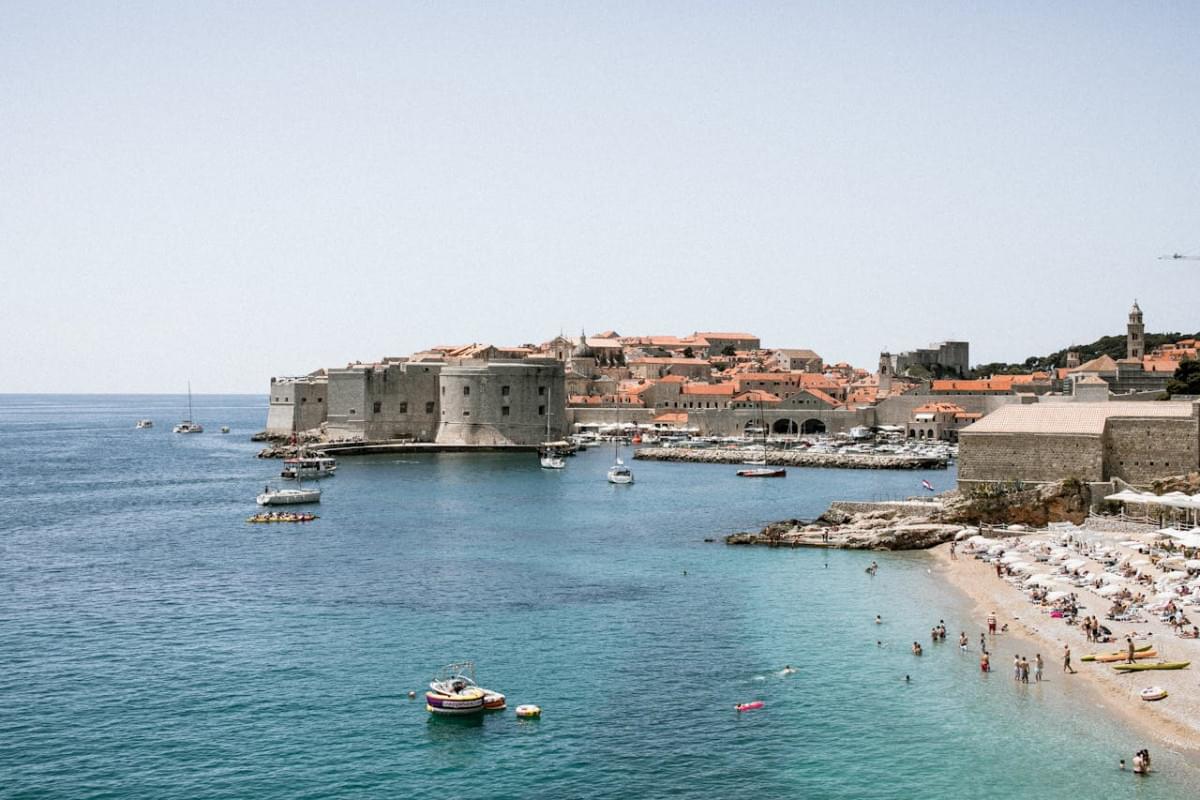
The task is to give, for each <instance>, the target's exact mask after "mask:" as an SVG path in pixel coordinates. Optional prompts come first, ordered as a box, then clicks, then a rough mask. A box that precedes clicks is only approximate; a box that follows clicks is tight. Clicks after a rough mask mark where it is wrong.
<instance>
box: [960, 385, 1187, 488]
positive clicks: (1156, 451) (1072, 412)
mask: <svg viewBox="0 0 1200 800" xmlns="http://www.w3.org/2000/svg"><path fill="white" fill-rule="evenodd" d="M959 442H960V445H959V470H958V480H959V484H960V486H970V485H973V484H979V483H996V482H1011V481H1019V482H1023V483H1045V482H1050V481H1056V480H1062V479H1064V478H1077V479H1079V480H1081V481H1085V482H1089V483H1099V482H1106V481H1111V480H1112V479H1114V478H1120V479H1121V480H1124V481H1127V482H1129V483H1132V484H1135V485H1147V484H1149V483H1151V482H1152V481H1154V480H1156V479H1158V478H1163V477H1167V476H1170V475H1179V474H1181V473H1185V472H1192V471H1195V470H1197V469H1200V402H1196V403H1190V402H1162V403H1146V402H1128V401H1125V402H1119V401H1114V402H1098V403H1088V402H1078V401H1076V402H1067V403H1030V404H1022V405H1007V406H1003V407H1001V408H1000V409H998V410H996V411H995V412H993V413H991V414H989V415H987V416H986V417H984V418H983V419H982V420H980V421H979V422H976V423H975V424H973V425H971V426H969V427H967V428H965V429H963V430H962V431H960V432H959Z"/></svg>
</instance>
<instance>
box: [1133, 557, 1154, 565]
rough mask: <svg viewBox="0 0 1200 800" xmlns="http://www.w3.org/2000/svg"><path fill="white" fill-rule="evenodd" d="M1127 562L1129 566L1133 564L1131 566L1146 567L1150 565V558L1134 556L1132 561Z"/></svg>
mask: <svg viewBox="0 0 1200 800" xmlns="http://www.w3.org/2000/svg"><path fill="white" fill-rule="evenodd" d="M1129 564H1130V566H1133V567H1148V566H1150V559H1148V558H1136V559H1134V560H1133V561H1130V562H1129Z"/></svg>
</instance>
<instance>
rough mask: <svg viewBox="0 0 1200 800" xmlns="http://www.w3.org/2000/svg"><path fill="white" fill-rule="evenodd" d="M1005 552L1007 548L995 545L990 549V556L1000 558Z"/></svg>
mask: <svg viewBox="0 0 1200 800" xmlns="http://www.w3.org/2000/svg"><path fill="white" fill-rule="evenodd" d="M1004 550H1005V547H1004V545H1002V544H994V545H992V546H991V547H989V548H988V555H992V556H998V555H1000V554H1001V553H1003V552H1004Z"/></svg>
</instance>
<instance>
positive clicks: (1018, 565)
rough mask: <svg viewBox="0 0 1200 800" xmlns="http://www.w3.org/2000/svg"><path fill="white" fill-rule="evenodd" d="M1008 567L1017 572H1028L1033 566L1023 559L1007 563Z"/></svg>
mask: <svg viewBox="0 0 1200 800" xmlns="http://www.w3.org/2000/svg"><path fill="white" fill-rule="evenodd" d="M1008 568H1009V569H1010V570H1012V571H1013V572H1018V573H1020V572H1029V570H1031V569H1033V567H1031V566H1029V564H1027V563H1026V562H1024V561H1015V562H1013V563H1012V564H1009V565H1008Z"/></svg>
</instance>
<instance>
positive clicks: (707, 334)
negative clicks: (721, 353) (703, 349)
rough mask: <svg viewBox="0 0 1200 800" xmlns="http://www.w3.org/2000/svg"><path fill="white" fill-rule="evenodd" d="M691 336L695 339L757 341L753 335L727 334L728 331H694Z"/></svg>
mask: <svg viewBox="0 0 1200 800" xmlns="http://www.w3.org/2000/svg"><path fill="white" fill-rule="evenodd" d="M692 335H693V336H695V337H697V338H712V339H757V338H758V337H757V336H755V335H754V334H753V333H729V332H728V331H696V332H695V333H694V334H692Z"/></svg>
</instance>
